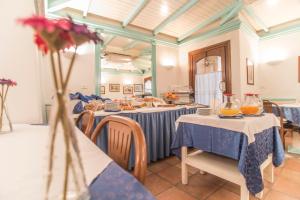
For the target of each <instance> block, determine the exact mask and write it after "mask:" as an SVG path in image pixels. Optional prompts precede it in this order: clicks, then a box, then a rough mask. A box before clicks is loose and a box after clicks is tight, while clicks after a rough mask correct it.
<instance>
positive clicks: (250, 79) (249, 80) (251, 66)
mask: <svg viewBox="0 0 300 200" xmlns="http://www.w3.org/2000/svg"><path fill="white" fill-rule="evenodd" d="M246 65H247V84H248V85H254V63H253V62H252V61H251V60H250V59H249V58H247V59H246Z"/></svg>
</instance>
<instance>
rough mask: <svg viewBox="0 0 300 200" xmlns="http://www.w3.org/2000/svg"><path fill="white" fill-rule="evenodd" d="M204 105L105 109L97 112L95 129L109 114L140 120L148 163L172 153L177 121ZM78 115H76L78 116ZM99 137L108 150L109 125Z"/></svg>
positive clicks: (100, 145) (132, 159)
mask: <svg viewBox="0 0 300 200" xmlns="http://www.w3.org/2000/svg"><path fill="white" fill-rule="evenodd" d="M199 107H203V105H192V106H187V105H184V106H174V107H144V108H139V109H135V110H123V111H119V112H106V111H104V110H101V111H96V112H95V121H94V126H93V129H95V128H96V126H97V125H98V124H99V123H100V122H101V120H102V119H104V118H105V117H106V116H109V115H120V116H125V117H128V118H131V119H133V120H135V121H136V122H138V123H139V124H140V126H141V128H142V129H143V132H144V135H145V140H146V144H147V159H148V163H150V162H154V161H157V160H159V159H163V158H166V157H169V156H171V155H172V152H171V143H172V140H173V137H174V136H175V132H176V126H175V122H176V120H177V119H178V118H179V117H180V116H181V115H186V114H193V113H196V110H197V108H199ZM77 116H78V115H74V118H76V117H77ZM102 131H103V132H102V133H101V135H100V136H99V137H98V138H97V141H96V144H97V146H99V147H100V148H101V149H102V150H103V151H104V152H107V141H108V136H107V132H108V130H107V127H104V128H103V130H102ZM133 166H134V146H133V147H132V148H131V152H130V159H129V166H128V168H129V169H131V168H132V167H133Z"/></svg>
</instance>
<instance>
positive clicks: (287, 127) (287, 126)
mask: <svg viewBox="0 0 300 200" xmlns="http://www.w3.org/2000/svg"><path fill="white" fill-rule="evenodd" d="M263 107H264V111H265V112H266V113H273V109H275V110H274V111H275V113H276V114H278V115H279V121H280V127H281V128H280V136H281V139H282V142H283V147H284V149H285V136H286V134H287V133H291V134H293V128H294V127H293V124H292V123H290V122H288V121H285V120H284V117H283V113H282V110H281V108H280V107H279V106H278V104H276V103H274V102H271V101H269V100H264V101H263Z"/></svg>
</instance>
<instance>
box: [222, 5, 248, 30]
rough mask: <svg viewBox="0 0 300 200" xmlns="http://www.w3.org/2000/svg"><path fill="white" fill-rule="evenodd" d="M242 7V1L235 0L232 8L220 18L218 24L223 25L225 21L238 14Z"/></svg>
mask: <svg viewBox="0 0 300 200" xmlns="http://www.w3.org/2000/svg"><path fill="white" fill-rule="evenodd" d="M243 7H244V3H243V1H237V2H236V5H235V6H234V8H232V10H231V11H230V12H229V13H228V14H227V15H225V16H224V17H223V18H222V20H221V22H220V25H223V24H225V23H226V22H228V21H230V20H231V19H232V18H234V17H236V16H237V15H238V14H239V12H240V11H241V10H242V9H243Z"/></svg>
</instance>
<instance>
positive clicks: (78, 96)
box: [69, 92, 110, 103]
mask: <svg viewBox="0 0 300 200" xmlns="http://www.w3.org/2000/svg"><path fill="white" fill-rule="evenodd" d="M69 97H70V99H71V100H76V99H78V100H81V101H83V102H85V103H88V102H89V101H91V100H102V101H106V100H110V99H108V98H102V97H100V96H97V95H94V94H92V95H90V96H88V95H83V94H81V93H80V92H76V93H75V94H72V93H70V94H69Z"/></svg>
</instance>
